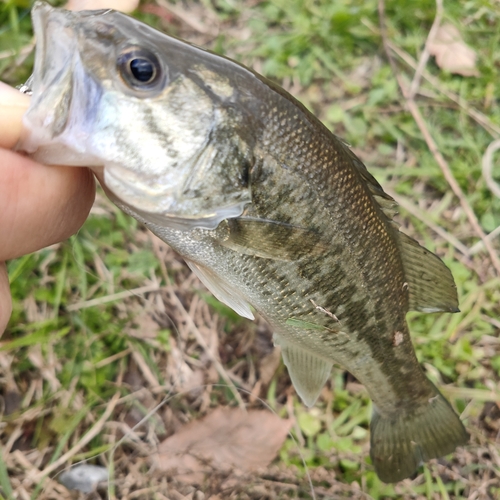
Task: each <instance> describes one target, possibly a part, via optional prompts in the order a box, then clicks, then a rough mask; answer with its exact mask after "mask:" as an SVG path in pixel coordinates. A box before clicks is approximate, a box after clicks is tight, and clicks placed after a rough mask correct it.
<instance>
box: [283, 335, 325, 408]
mask: <svg viewBox="0 0 500 500" xmlns="http://www.w3.org/2000/svg"><path fill="white" fill-rule="evenodd" d="M274 343H275V344H277V345H279V346H280V347H281V353H282V355H283V362H284V363H285V365H286V367H287V368H288V373H289V375H290V378H291V380H292V384H293V386H294V387H295V390H296V391H297V394H298V395H299V396H300V398H301V399H302V401H303V402H304V404H305V405H306V406H308V407H309V408H310V407H311V406H313V405H314V403H315V402H316V400H317V399H318V396H319V394H320V392H321V389H322V388H323V386H324V385H325V383H326V381H327V380H328V377H329V376H330V372H331V371H332V366H333V361H329V360H326V359H324V358H320V357H319V356H316V355H315V354H312V353H311V352H309V351H306V350H304V349H303V348H302V347H300V346H297V345H295V344H292V343H290V342H287V341H286V340H285V339H284V338H283V337H281V336H280V335H276V334H274Z"/></svg>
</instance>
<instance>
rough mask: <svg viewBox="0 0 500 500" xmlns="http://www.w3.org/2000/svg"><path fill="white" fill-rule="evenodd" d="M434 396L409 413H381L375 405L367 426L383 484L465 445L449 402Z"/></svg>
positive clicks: (461, 431)
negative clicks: (386, 414)
mask: <svg viewBox="0 0 500 500" xmlns="http://www.w3.org/2000/svg"><path fill="white" fill-rule="evenodd" d="M434 390H435V395H434V396H433V397H431V398H430V399H429V400H428V401H427V402H426V403H425V404H423V405H422V406H421V407H417V408H416V409H414V410H413V411H412V412H411V413H410V414H408V413H404V412H401V413H399V414H397V415H394V416H392V417H391V416H389V417H387V416H382V415H381V414H380V413H379V412H378V411H377V409H376V408H375V407H374V411H373V416H372V421H371V425H370V432H371V436H370V456H371V458H372V462H373V465H374V466H375V471H376V472H377V475H378V476H379V478H380V479H381V480H382V481H384V482H385V483H396V482H398V481H401V480H403V479H405V478H407V477H410V476H411V475H412V474H413V473H414V472H415V471H416V470H417V468H418V467H419V466H420V464H421V463H423V462H425V461H427V460H430V459H431V458H438V457H442V456H444V455H447V454H448V453H451V452H453V451H454V450H455V448H456V447H457V446H463V445H465V444H467V441H468V439H469V436H468V434H467V431H466V430H465V427H464V426H463V424H462V422H461V421H460V419H459V418H458V415H457V414H456V413H455V412H454V410H453V408H452V407H451V406H450V404H449V403H448V401H446V399H445V398H444V397H443V396H442V395H441V394H440V393H439V391H438V390H437V389H436V388H434Z"/></svg>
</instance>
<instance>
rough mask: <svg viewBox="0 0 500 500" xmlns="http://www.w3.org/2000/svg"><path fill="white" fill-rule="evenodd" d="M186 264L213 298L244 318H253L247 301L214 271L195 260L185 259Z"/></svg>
mask: <svg viewBox="0 0 500 500" xmlns="http://www.w3.org/2000/svg"><path fill="white" fill-rule="evenodd" d="M186 263H187V265H188V266H189V267H190V268H191V270H192V271H193V272H194V274H196V276H198V278H200V281H201V282H202V283H203V284H204V285H205V286H206V287H207V288H208V289H209V290H210V291H211V292H212V293H213V295H214V296H215V298H217V299H218V300H220V301H221V302H223V303H224V304H226V305H227V306H229V307H230V308H231V309H233V310H234V311H235V312H236V313H238V314H239V315H240V316H243V317H244V318H248V319H255V317H254V315H253V313H252V311H251V309H250V305H249V303H248V302H247V301H246V300H245V299H243V298H242V297H240V296H239V295H238V294H237V293H235V292H234V290H233V289H232V288H231V287H230V286H228V285H227V284H226V283H224V282H223V281H222V280H221V279H220V278H219V277H218V276H217V275H216V274H215V273H213V272H212V271H210V270H209V269H207V268H206V267H202V266H199V265H198V264H196V263H195V262H192V261H189V260H186Z"/></svg>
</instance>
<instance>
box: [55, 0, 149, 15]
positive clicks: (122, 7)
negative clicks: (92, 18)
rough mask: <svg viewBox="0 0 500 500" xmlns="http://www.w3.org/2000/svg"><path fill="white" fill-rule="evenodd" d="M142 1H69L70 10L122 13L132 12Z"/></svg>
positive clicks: (68, 7)
mask: <svg viewBox="0 0 500 500" xmlns="http://www.w3.org/2000/svg"><path fill="white" fill-rule="evenodd" d="M139 2H140V0H68V2H67V3H66V5H65V6H64V8H65V9H68V10H99V9H114V10H119V11H120V12H132V11H134V10H135V9H137V7H138V6H139Z"/></svg>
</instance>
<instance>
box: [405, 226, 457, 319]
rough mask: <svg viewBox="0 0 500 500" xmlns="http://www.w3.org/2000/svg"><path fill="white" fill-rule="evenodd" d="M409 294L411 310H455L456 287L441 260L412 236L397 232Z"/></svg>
mask: <svg viewBox="0 0 500 500" xmlns="http://www.w3.org/2000/svg"><path fill="white" fill-rule="evenodd" d="M397 234H398V237H399V242H400V247H401V256H402V259H403V266H404V271H405V277H406V282H407V284H408V291H409V296H410V309H411V310H413V311H422V312H439V311H443V312H458V311H459V309H458V297H457V287H456V285H455V281H454V280H453V276H452V274H451V271H450V270H449V269H448V268H447V267H446V265H445V264H444V263H443V261H442V260H441V259H440V258H439V257H438V256H437V255H434V254H433V253H432V252H430V251H429V250H427V249H426V248H424V247H422V246H420V245H419V244H418V243H417V242H416V241H415V240H414V239H413V238H410V237H409V236H408V235H406V234H404V233H402V232H398V233H397Z"/></svg>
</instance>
